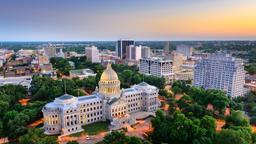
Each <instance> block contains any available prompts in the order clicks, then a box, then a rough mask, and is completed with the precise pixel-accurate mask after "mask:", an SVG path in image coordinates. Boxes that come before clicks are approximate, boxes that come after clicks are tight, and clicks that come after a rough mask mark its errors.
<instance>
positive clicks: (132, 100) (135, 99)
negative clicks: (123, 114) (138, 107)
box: [128, 97, 142, 102]
mask: <svg viewBox="0 0 256 144" xmlns="http://www.w3.org/2000/svg"><path fill="white" fill-rule="evenodd" d="M138 100H142V97H140V98H134V99H131V100H128V102H135V101H138Z"/></svg>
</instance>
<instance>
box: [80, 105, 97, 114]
mask: <svg viewBox="0 0 256 144" xmlns="http://www.w3.org/2000/svg"><path fill="white" fill-rule="evenodd" d="M99 109H102V106H97V107H96V106H95V107H91V108H87V109H81V110H80V112H81V113H82V112H86V111H87V112H89V111H93V110H99Z"/></svg>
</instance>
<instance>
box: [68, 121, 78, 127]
mask: <svg viewBox="0 0 256 144" xmlns="http://www.w3.org/2000/svg"><path fill="white" fill-rule="evenodd" d="M76 124H77V121H76V120H74V121H70V123H69V121H68V122H67V126H72V125H76Z"/></svg>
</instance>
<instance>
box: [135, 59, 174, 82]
mask: <svg viewBox="0 0 256 144" xmlns="http://www.w3.org/2000/svg"><path fill="white" fill-rule="evenodd" d="M172 66H173V65H172V61H171V60H165V59H163V58H159V57H153V58H142V59H140V68H139V69H140V73H142V74H146V75H153V76H157V77H164V78H165V79H166V81H167V83H168V82H171V81H172V80H173V77H174V73H173V67H172Z"/></svg>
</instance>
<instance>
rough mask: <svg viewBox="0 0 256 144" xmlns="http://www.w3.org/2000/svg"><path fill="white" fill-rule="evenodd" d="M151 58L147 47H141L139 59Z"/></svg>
mask: <svg viewBox="0 0 256 144" xmlns="http://www.w3.org/2000/svg"><path fill="white" fill-rule="evenodd" d="M150 56H151V49H150V47H148V46H142V47H141V57H142V58H150Z"/></svg>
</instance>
